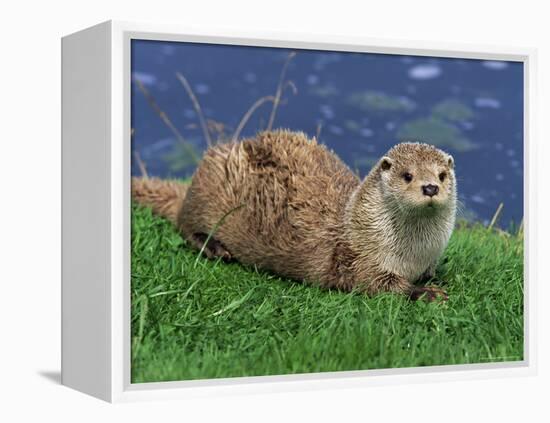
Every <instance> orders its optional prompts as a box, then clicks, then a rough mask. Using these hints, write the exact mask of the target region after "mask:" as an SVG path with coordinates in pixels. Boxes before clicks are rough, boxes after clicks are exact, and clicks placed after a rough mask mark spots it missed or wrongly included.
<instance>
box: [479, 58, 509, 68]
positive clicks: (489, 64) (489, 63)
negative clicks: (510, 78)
mask: <svg viewBox="0 0 550 423" xmlns="http://www.w3.org/2000/svg"><path fill="white" fill-rule="evenodd" d="M481 64H482V65H483V66H485V67H486V68H487V69H491V70H503V69H506V68H507V67H508V63H507V62H503V61H501V60H484V61H483V62H481Z"/></svg>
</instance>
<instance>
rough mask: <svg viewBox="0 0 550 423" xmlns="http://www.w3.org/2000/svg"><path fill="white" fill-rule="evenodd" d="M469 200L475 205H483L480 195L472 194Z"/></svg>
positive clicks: (483, 201)
mask: <svg viewBox="0 0 550 423" xmlns="http://www.w3.org/2000/svg"><path fill="white" fill-rule="evenodd" d="M470 200H472V201H473V202H474V203H477V204H484V203H485V199H484V198H483V197H482V196H481V195H480V194H474V195H472V196H471V197H470Z"/></svg>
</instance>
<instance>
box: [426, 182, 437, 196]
mask: <svg viewBox="0 0 550 423" xmlns="http://www.w3.org/2000/svg"><path fill="white" fill-rule="evenodd" d="M438 192H439V187H438V186H437V185H432V184H429V185H422V193H423V194H424V195H427V196H429V197H433V196H434V195H437V193H438Z"/></svg>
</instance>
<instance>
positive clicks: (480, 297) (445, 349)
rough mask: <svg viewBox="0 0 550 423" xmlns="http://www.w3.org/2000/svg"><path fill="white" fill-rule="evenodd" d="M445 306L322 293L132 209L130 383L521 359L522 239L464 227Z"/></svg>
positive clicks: (442, 272) (450, 253) (456, 237)
mask: <svg viewBox="0 0 550 423" xmlns="http://www.w3.org/2000/svg"><path fill="white" fill-rule="evenodd" d="M443 262H444V264H442V265H441V266H440V268H439V269H438V276H439V277H440V278H441V279H442V280H445V281H447V285H446V289H447V291H448V294H449V301H448V302H446V303H425V302H410V301H408V300H406V299H405V298H403V297H401V296H397V295H392V294H383V295H379V296H377V297H374V298H368V297H365V296H363V295H359V294H347V293H342V292H337V291H333V290H322V289H319V288H317V287H313V286H305V285H303V284H300V283H297V282H294V281H291V280H286V279H282V278H279V277H277V276H274V275H271V274H268V273H265V272H261V271H257V270H255V269H254V268H245V267H243V266H241V265H239V264H237V263H231V264H226V263H223V262H220V261H210V260H207V259H205V258H200V259H199V260H197V252H196V251H194V250H191V249H190V248H188V247H187V246H186V245H185V242H184V241H183V240H182V239H181V237H180V236H179V235H178V233H177V232H176V231H175V230H174V229H173V227H172V226H171V225H170V224H169V223H168V222H166V221H165V220H163V219H160V218H157V217H154V216H152V214H151V212H150V210H148V209H145V208H141V207H137V206H134V207H133V212H132V293H131V299H132V382H134V383H139V382H156V381H169V380H187V379H205V378H219V377H235V376H256V375H280V374H289V373H308V372H324V371H339V370H358V369H379V368H396V367H411V366H430V365H442V364H461V363H485V362H494V361H515V360H522V359H523V240H522V238H521V236H516V235H510V236H508V235H504V234H502V233H497V232H495V231H494V230H488V229H487V228H484V227H483V226H473V227H472V226H470V227H466V226H465V225H463V226H461V227H459V228H458V229H457V230H455V232H454V234H453V236H452V238H451V241H450V243H449V246H448V248H447V250H446V253H445V257H444V259H443Z"/></svg>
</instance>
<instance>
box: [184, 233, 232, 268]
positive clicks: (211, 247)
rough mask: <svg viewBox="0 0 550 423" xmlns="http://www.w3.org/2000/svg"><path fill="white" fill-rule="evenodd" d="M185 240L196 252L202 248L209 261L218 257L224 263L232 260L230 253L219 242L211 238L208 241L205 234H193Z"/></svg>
mask: <svg viewBox="0 0 550 423" xmlns="http://www.w3.org/2000/svg"><path fill="white" fill-rule="evenodd" d="M187 240H188V241H189V242H190V243H191V245H193V246H194V247H195V248H197V249H198V250H201V249H203V246H204V250H203V252H204V254H206V257H208V258H209V259H213V258H217V257H220V258H222V259H223V260H224V261H230V260H231V258H232V256H231V253H230V252H229V251H228V250H227V248H225V246H224V245H223V244H222V243H221V242H220V241H218V240H217V239H215V238H212V237H210V239H208V235H207V234H205V233H194V234H193V235H191V236H190V237H188V238H187ZM205 243H206V245H205Z"/></svg>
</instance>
